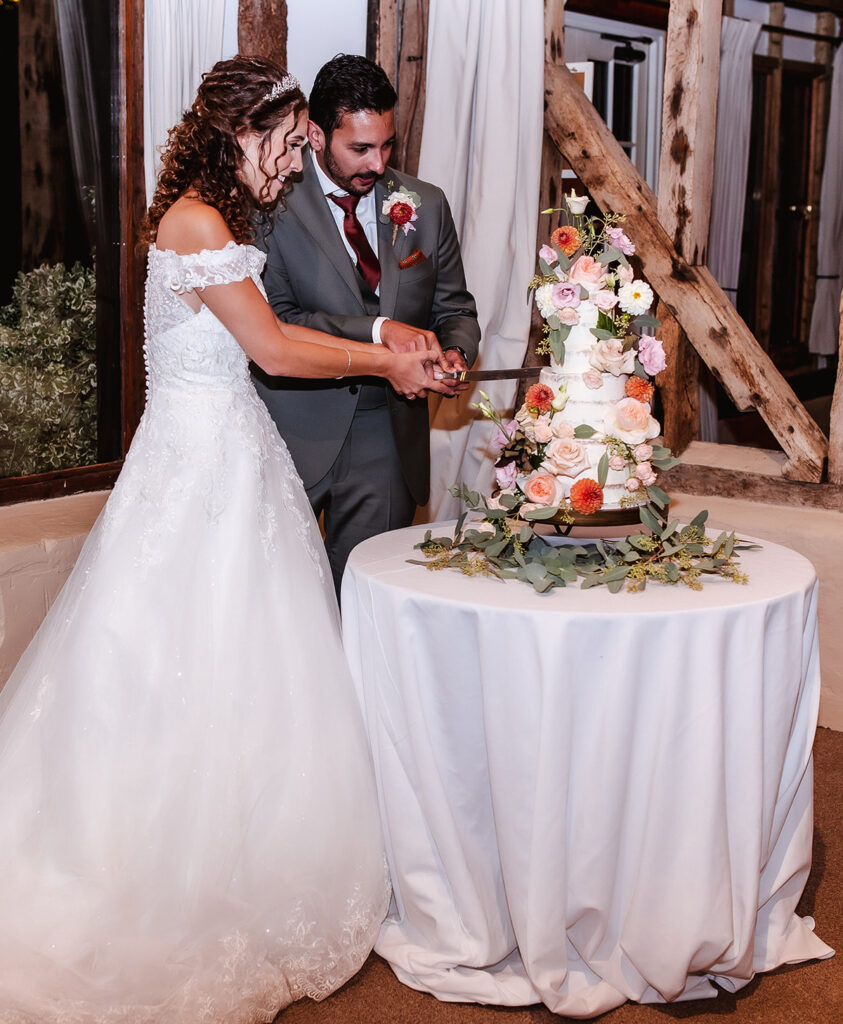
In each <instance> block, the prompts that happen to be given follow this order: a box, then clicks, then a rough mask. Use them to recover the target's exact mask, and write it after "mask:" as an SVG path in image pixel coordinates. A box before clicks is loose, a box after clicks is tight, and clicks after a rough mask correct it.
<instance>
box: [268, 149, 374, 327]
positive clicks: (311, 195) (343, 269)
mask: <svg viewBox="0 0 843 1024" xmlns="http://www.w3.org/2000/svg"><path fill="white" fill-rule="evenodd" d="M329 202H330V200H328V199H326V198H325V196H324V195H323V193H322V190H321V188H320V187H319V179H318V178H317V177H316V172H315V171H313V170H312V169H311V168H309V167H308V166H307V165H305V169H304V173H303V175H302V180H301V181H300V182H296V184H295V185H294V186H293V190H292V192H291V193H290V197H289V199H288V201H287V213H288V215H292V216H294V217H295V218H296V220H298V221H299V223H300V224H301V225H302V227H303V228H304V229H305V231H307V232H308V234H309V235H310V236H311V238H312V239H313V241H314V242H315V243H316V245H317V246H318V247H319V248H320V249H321V250H322V252H323V253H324V255H325V256H326V257H327V259H328V260H330V262H331V264H332V265H333V266H334V268H335V269H336V270H337V272H338V273H339V274H340V276H341V277H342V279H343V280H344V281H345V283H346V284H347V285H348V287H349V288H350V289H351V291H352V293H353V294H354V297H355V298H356V300H357V302H358V303H359V304H360V309H361V311H362V312H365V311H366V310H365V306H364V304H363V296H362V295H361V292H360V279H359V277H358V275H357V271H356V270H355V268H354V264H353V263H352V262H351V258H350V257H349V255H348V252H347V251H346V248H345V246H344V245H343V242H342V239H341V238H340V233H339V231H338V230H337V224H336V221H335V220H334V218H333V216H332V215H331V211H330V210H329V209H328V203H329Z"/></svg>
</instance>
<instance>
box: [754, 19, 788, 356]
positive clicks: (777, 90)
mask: <svg viewBox="0 0 843 1024" xmlns="http://www.w3.org/2000/svg"><path fill="white" fill-rule="evenodd" d="M768 18H769V21H770V24H771V25H784V4H783V3H772V4H770V10H769V14H768ZM783 38H784V37H783V36H780V35H778V34H777V33H775V32H771V33H770V35H769V36H768V37H767V61H768V62H769V61H772V62H773V67H772V68H769V70H768V71H767V72H766V74H765V97H764V139H763V142H762V157H761V160H762V168H761V206H760V211H759V217H758V245H757V248H756V251H757V254H758V255H757V262H756V267H755V337H756V338H757V339H758V343H759V344H760V345H761V347H762V348H763V349H765V350H768V349H769V348H770V325H771V323H772V316H773V266H774V259H775V252H776V245H775V242H776V203H777V197H778V189H779V148H780V137H781V110H782V43H783Z"/></svg>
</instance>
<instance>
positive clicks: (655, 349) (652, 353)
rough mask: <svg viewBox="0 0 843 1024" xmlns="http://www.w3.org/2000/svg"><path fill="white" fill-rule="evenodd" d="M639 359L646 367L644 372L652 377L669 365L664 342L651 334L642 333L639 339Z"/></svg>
mask: <svg viewBox="0 0 843 1024" xmlns="http://www.w3.org/2000/svg"><path fill="white" fill-rule="evenodd" d="M638 359H639V360H640V362H641V365H642V366H643V367H644V372H645V373H648V374H649V375H650V376H651V377H654V376H655V375H656V374H657V373H661V371H662V370H663V369H664V368H665V366H667V361H666V360H665V357H664V348H663V346H662V343H661V342H660V341H659V339H658V338H654V337H653V336H652V335H651V334H642V335H641V337H640V338H639V339H638Z"/></svg>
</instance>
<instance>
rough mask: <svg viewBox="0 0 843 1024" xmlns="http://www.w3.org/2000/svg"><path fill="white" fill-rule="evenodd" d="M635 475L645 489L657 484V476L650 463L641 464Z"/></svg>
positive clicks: (637, 467) (636, 468)
mask: <svg viewBox="0 0 843 1024" xmlns="http://www.w3.org/2000/svg"><path fill="white" fill-rule="evenodd" d="M635 475H636V476H637V477H638V479H639V480H640V481H641V483H642V484H644V486H645V487H649V486H650V484H654V483H655V482H656V474H655V473H654V472H653V467H652V466H651V465H650V463H649V462H639V463H638V465H637V466H636V467H635Z"/></svg>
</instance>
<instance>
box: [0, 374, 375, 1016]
mask: <svg viewBox="0 0 843 1024" xmlns="http://www.w3.org/2000/svg"><path fill="white" fill-rule="evenodd" d="M0 704H1V705H2V718H0V1021H3V1022H24V1021H25V1022H36V1021H37V1022H38V1024H45V1022H61V1024H93V1022H103V1024H106V1022H107V1024H111V1022H132V1024H141V1022H144V1024H145V1022H149V1024H152V1022H155V1024H170V1022H184V1024H187V1022H190V1024H198V1022H202V1021H208V1022H214V1024H223V1022H224V1024H241V1022H252V1021H270V1020H272V1018H273V1017H274V1016H275V1014H276V1013H277V1012H278V1010H279V1009H281V1008H282V1007H283V1006H285V1005H287V1004H288V1003H289V1002H290V1001H291V1000H293V999H296V998H298V997H300V996H303V995H308V996H311V997H313V998H317V999H318V998H321V997H324V996H325V995H327V994H328V993H330V992H331V991H333V990H334V989H336V988H337V987H338V986H339V985H341V984H342V983H343V982H344V981H345V980H346V979H347V978H348V977H350V976H351V974H353V973H354V971H356V970H357V968H358V967H359V966H360V964H361V963H362V962H363V960H364V959H365V958H366V956H367V955H368V953H369V951H370V949H371V947H372V945H373V943H374V940H375V936H376V934H377V930H378V927H379V924H380V921H381V919H382V917H383V915H384V913H385V910H386V903H387V899H388V882H387V879H386V869H385V866H384V859H383V854H382V848H381V838H380V828H379V822H378V812H377V804H376V797H375V791H374V783H373V779H372V772H371V765H370V760H369V754H368V750H367V746H366V742H365V737H364V733H363V727H362V723H361V719H360V713H359V710H358V708H357V705H356V699H355V696H354V693H353V690H352V685H351V682H350V678H349V676H348V672H347V669H346V664H345V660H344V657H343V652H342V647H341V639H340V632H339V625H338V615H337V611H336V605H335V601H334V597H333V588H332V584H331V579H330V572H329V570H328V567H327V563H326V560H325V557H324V553H323V551H322V548H321V541H320V538H319V535H318V530H317V528H316V524H315V523H314V521H313V516H312V514H311V511H310V508H309V505H308V503H307V499H306V496H305V494H304V491H303V490H302V488H301V484H300V482H299V480H298V477H297V476H296V474H295V471H294V469H293V467H292V463H291V462H290V458H289V455H288V453H287V451H286V448H284V447H283V445H282V443H281V442H280V439H279V438H278V436H277V433H276V432H275V428H274V426H273V425H272V423H271V421H270V420H269V417H268V415H267V414H266V411H265V409H264V408H263V406H262V405H261V404H260V402H259V400H258V399H257V398H256V397H255V396H254V395H253V394H249V393H246V394H240V395H238V394H226V393H225V392H224V391H220V392H219V393H214V394H208V395H201V394H200V395H191V396H189V398H188V399H186V398H185V396H184V395H183V394H181V395H180V394H178V393H173V394H169V393H167V392H166V391H162V392H161V393H159V394H158V395H156V396H153V398H152V399H150V402H149V405H148V408H147V411H146V413H145V416H144V420H143V421H142V424H141V427H140V429H139V431H138V435H137V437H136V439H135V442H134V443H133V446H132V449H131V451H130V453H129V455H128V457H127V460H126V465H125V467H124V470H123V473H122V474H121V477H120V479H119V480H118V483H117V485H116V487H115V491H114V493H113V494H112V496H111V498H110V499H109V502H108V504H107V505H106V508H105V509H104V511H103V514H102V515H101V517H100V519H99V520H98V522H97V524H96V525H95V527H94V529H93V531H92V533H91V535H90V536H89V538H88V541H87V543H86V545H85V547H84V548H83V551H82V553H81V555H80V557H79V560H78V562H77V565H76V566H75V568H74V571H73V573H72V575H71V577H70V579H69V580H68V582H67V584H66V585H65V587H64V589H63V590H62V592H61V594H60V595H59V597H58V599H57V601H56V602H55V604H54V606H53V607H52V609H51V610H50V613H49V614H48V616H47V618H46V619H45V621H44V624H43V625H42V627H41V629H40V631H39V632H38V634H37V635H36V637H35V639H34V640H33V642H32V644H31V645H30V647H29V649H28V650H27V652H26V654H25V655H24V657H23V659H22V660H21V662H20V664H19V665H18V667H17V668H16V670H15V672H14V673H13V675H12V677H11V679H10V680H9V682H8V683H7V685H6V687H5V689H4V691H3V693H2V697H0Z"/></svg>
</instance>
